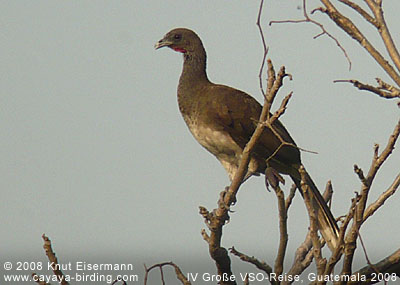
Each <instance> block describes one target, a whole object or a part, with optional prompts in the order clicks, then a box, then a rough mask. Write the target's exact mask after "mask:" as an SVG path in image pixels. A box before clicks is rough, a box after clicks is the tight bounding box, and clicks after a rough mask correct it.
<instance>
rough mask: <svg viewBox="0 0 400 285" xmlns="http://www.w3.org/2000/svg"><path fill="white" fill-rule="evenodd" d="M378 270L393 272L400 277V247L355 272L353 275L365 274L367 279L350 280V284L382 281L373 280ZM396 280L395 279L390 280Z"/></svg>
mask: <svg viewBox="0 0 400 285" xmlns="http://www.w3.org/2000/svg"><path fill="white" fill-rule="evenodd" d="M376 271H378V272H385V273H389V274H390V273H392V274H395V275H397V277H396V279H398V277H400V249H398V250H396V251H395V252H394V253H392V254H391V255H389V256H388V257H386V258H384V259H383V260H381V261H379V262H378V263H375V264H372V265H367V266H365V267H363V268H361V269H360V270H358V271H357V272H354V273H353V275H360V276H365V277H366V278H367V281H365V282H361V281H354V282H348V283H347V284H348V285H356V284H374V283H378V282H380V280H379V279H378V280H376V281H372V280H371V278H372V276H371V275H372V274H373V273H376ZM389 281H395V280H393V279H392V280H389Z"/></svg>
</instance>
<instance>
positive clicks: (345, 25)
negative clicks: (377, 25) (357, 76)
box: [317, 0, 400, 86]
mask: <svg viewBox="0 0 400 285" xmlns="http://www.w3.org/2000/svg"><path fill="white" fill-rule="evenodd" d="M320 1H321V2H322V3H323V4H324V6H325V8H319V9H317V11H321V12H323V13H325V14H327V15H328V16H329V18H331V20H332V21H333V22H335V23H336V25H337V26H339V27H340V28H341V29H342V30H343V31H345V32H346V33H347V34H348V35H349V36H350V37H351V38H353V39H354V40H356V41H357V42H358V43H359V44H360V45H361V46H362V47H363V48H364V49H365V50H366V51H367V52H368V53H369V54H370V55H371V56H372V57H373V58H374V59H375V61H376V62H377V63H378V64H379V65H380V66H381V67H382V68H383V69H384V70H385V72H386V73H387V74H388V75H389V76H390V77H391V78H392V79H393V81H394V82H396V84H397V85H398V86H400V75H399V74H398V73H397V72H396V70H395V69H394V68H393V66H392V65H391V64H390V63H389V62H388V61H387V60H386V59H385V58H384V57H383V56H382V54H381V53H380V52H379V51H378V50H377V49H376V48H375V47H374V46H373V45H372V44H371V43H370V42H369V41H368V39H367V38H366V37H365V36H364V35H363V34H362V33H361V31H360V30H359V29H358V28H357V26H356V25H355V24H354V23H353V22H352V21H351V20H350V19H349V18H347V17H345V16H344V15H343V14H341V13H340V12H339V11H338V10H337V9H336V7H335V6H334V5H333V4H332V3H331V1H329V0H320Z"/></svg>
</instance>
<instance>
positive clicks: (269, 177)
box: [265, 166, 285, 192]
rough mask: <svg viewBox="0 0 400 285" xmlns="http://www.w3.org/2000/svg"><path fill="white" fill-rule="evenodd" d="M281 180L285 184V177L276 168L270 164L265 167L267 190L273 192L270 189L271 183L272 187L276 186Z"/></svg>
mask: <svg viewBox="0 0 400 285" xmlns="http://www.w3.org/2000/svg"><path fill="white" fill-rule="evenodd" d="M279 182H280V183H282V184H285V179H283V177H282V176H281V175H280V174H279V172H278V171H276V169H275V168H272V167H270V166H268V167H267V168H266V169H265V186H266V187H267V190H268V191H270V192H271V190H269V185H271V186H272V188H276V187H277V186H278V185H279Z"/></svg>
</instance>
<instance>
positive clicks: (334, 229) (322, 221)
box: [291, 173, 339, 252]
mask: <svg viewBox="0 0 400 285" xmlns="http://www.w3.org/2000/svg"><path fill="white" fill-rule="evenodd" d="M296 176H297V175H296ZM299 177H300V174H299V175H298V177H294V176H292V175H291V178H292V180H293V182H294V183H295V184H296V186H297V188H298V189H299V190H300V193H301V195H302V196H303V198H304V194H303V191H302V190H301V187H300V178H299ZM306 183H307V185H308V186H309V187H310V189H311V195H312V196H313V197H312V200H313V201H314V203H313V205H314V207H315V210H316V211H317V215H318V227H319V231H320V232H321V235H322V236H323V238H324V239H325V241H326V243H327V244H328V247H329V248H330V250H331V251H332V252H333V251H334V250H335V249H336V247H337V246H338V243H339V228H338V226H337V224H336V220H335V218H334V217H333V215H332V212H331V210H330V209H329V208H328V206H327V205H326V202H325V200H324V198H323V197H322V195H321V193H320V192H319V190H318V188H317V186H315V184H314V182H313V181H312V179H311V177H310V176H309V175H308V174H307V173H306Z"/></svg>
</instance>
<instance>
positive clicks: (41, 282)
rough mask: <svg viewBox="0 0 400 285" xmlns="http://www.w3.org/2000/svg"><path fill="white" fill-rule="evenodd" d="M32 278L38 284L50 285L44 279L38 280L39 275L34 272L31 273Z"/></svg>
mask: <svg viewBox="0 0 400 285" xmlns="http://www.w3.org/2000/svg"><path fill="white" fill-rule="evenodd" d="M32 280H33V281H35V282H36V283H37V284H39V285H51V284H50V283H47V282H46V281H40V277H39V275H37V274H36V273H32Z"/></svg>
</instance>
